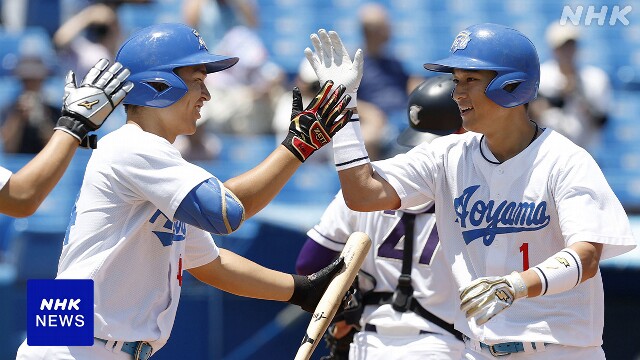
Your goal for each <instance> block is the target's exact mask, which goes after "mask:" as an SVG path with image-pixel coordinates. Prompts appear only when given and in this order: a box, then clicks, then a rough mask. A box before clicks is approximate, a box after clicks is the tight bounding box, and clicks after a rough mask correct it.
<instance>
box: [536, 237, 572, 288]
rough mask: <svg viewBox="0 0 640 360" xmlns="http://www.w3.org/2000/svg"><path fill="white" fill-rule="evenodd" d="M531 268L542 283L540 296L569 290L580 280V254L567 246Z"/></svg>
mask: <svg viewBox="0 0 640 360" xmlns="http://www.w3.org/2000/svg"><path fill="white" fill-rule="evenodd" d="M532 269H533V271H535V273H536V274H537V275H538V277H539V278H540V282H541V283H542V292H541V293H540V295H541V296H542V295H553V294H558V293H561V292H563V291H567V290H571V289H573V288H574V287H576V286H577V285H578V284H580V282H581V281H582V264H581V263H580V256H578V253H576V252H575V251H574V250H573V249H569V248H566V249H563V250H560V251H559V252H558V253H556V254H555V255H553V256H551V257H550V258H548V259H547V260H545V261H543V262H542V263H541V264H540V265H538V266H535V267H533V268H532Z"/></svg>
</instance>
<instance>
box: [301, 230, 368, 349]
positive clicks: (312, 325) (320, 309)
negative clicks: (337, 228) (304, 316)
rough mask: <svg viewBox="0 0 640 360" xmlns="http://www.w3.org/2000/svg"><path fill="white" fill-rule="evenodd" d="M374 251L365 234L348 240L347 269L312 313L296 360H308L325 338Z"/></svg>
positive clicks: (345, 253)
mask: <svg viewBox="0 0 640 360" xmlns="http://www.w3.org/2000/svg"><path fill="white" fill-rule="evenodd" d="M369 248H371V239H369V236H368V235H367V234H365V233H363V232H354V233H353V234H351V236H349V239H348V240H347V243H346V244H345V245H344V249H342V253H341V254H340V256H342V257H344V268H343V269H342V271H341V272H340V273H338V275H336V276H335V277H334V278H333V280H331V283H329V286H328V287H327V290H326V291H325V292H324V295H322V298H321V299H320V302H319V303H318V306H316V310H315V311H314V312H313V316H312V317H311V321H310V322H309V326H308V327H307V331H306V332H305V334H304V337H303V338H302V343H301V344H300V347H299V348H298V352H297V353H296V357H295V360H309V358H311V354H312V353H313V350H315V349H316V346H317V345H318V342H320V339H322V335H323V334H324V332H325V331H326V330H327V328H328V327H329V325H330V324H331V320H333V317H334V316H335V315H336V311H338V307H340V303H341V302H342V299H343V298H344V294H345V293H346V292H347V290H349V287H351V284H352V283H353V280H354V279H355V277H356V275H357V274H358V270H360V266H362V262H363V261H364V258H365V257H366V256H367V253H368V252H369Z"/></svg>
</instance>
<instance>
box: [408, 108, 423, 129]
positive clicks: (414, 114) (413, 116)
mask: <svg viewBox="0 0 640 360" xmlns="http://www.w3.org/2000/svg"><path fill="white" fill-rule="evenodd" d="M420 110H422V106H418V105H411V107H410V108H409V120H411V123H412V124H413V125H416V126H417V125H418V124H420V119H419V118H418V114H419V113H420Z"/></svg>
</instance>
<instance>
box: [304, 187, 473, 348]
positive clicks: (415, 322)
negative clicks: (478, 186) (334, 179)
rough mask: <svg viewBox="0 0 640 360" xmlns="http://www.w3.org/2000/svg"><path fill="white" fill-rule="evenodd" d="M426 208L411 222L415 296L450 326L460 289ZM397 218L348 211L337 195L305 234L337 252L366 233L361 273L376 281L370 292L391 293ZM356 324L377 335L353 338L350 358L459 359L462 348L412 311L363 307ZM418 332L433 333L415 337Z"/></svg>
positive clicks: (399, 239) (400, 229) (398, 250)
mask: <svg viewBox="0 0 640 360" xmlns="http://www.w3.org/2000/svg"><path fill="white" fill-rule="evenodd" d="M429 207H430V206H429ZM425 210H427V208H423V209H422V210H421V211H420V212H421V213H419V214H418V215H416V219H415V234H414V238H415V239H414V254H413V261H412V271H411V278H412V285H413V287H414V297H415V298H416V299H417V300H418V301H419V303H420V305H422V307H423V308H425V309H427V310H428V311H429V312H431V313H432V314H434V315H436V316H438V317H439V318H440V319H442V320H445V321H447V322H449V323H453V319H454V314H455V312H456V311H458V309H457V302H456V301H455V299H456V298H457V296H458V291H457V288H456V287H455V286H454V285H453V281H452V274H451V268H450V266H449V264H447V263H446V261H445V259H444V255H443V254H442V251H439V239H438V231H437V230H436V229H435V216H434V215H433V213H425ZM401 217H402V213H401V212H397V211H377V212H356V211H353V210H350V209H349V208H348V207H347V206H346V204H345V202H344V198H343V197H342V193H341V192H340V193H338V195H337V196H336V198H335V199H334V200H333V201H332V202H331V204H329V206H328V207H327V209H326V210H325V212H324V214H323V215H322V218H321V220H320V222H319V223H318V224H317V225H316V226H314V227H313V228H312V229H311V230H309V231H308V232H307V235H308V236H309V237H310V238H311V239H313V240H314V241H315V242H317V243H318V244H320V245H322V246H324V247H326V248H329V249H331V250H334V251H338V252H340V251H342V249H343V248H344V244H345V243H346V241H347V239H348V238H349V235H351V234H352V233H353V232H355V231H362V232H364V233H366V234H368V235H369V237H370V238H371V241H372V246H371V250H369V254H368V255H367V257H366V258H365V260H364V263H363V265H362V267H361V270H362V271H365V272H366V273H368V274H370V275H371V276H373V277H374V278H375V279H376V285H375V288H374V289H373V291H375V292H393V291H394V290H395V289H396V285H397V283H398V277H399V276H400V274H401V268H402V257H403V251H402V249H403V245H404V225H403V223H402V221H401ZM367 290H370V289H367ZM360 322H361V326H362V327H364V326H365V324H371V325H375V326H376V329H377V333H371V332H361V333H358V334H356V335H355V336H354V342H353V344H352V345H351V350H350V355H349V358H350V359H364V358H365V357H366V359H369V360H371V359H413V358H415V359H418V358H419V359H424V358H425V357H426V356H427V355H429V356H432V357H429V358H430V359H431V358H434V359H460V358H461V356H462V351H463V349H464V344H463V343H462V342H461V341H459V340H458V339H456V338H455V337H454V336H453V335H452V334H450V333H449V332H448V331H446V330H444V329H442V328H440V327H439V326H437V325H436V324H434V323H432V322H430V321H428V320H426V319H424V318H422V317H421V316H419V315H417V314H415V313H413V312H411V311H407V312H404V313H400V312H397V311H395V310H394V309H393V308H392V305H391V304H385V305H381V306H377V305H368V306H366V307H365V309H364V313H363V315H362V318H361V319H360ZM420 330H425V331H428V332H431V333H429V334H426V335H424V334H423V335H418V333H419V331H420ZM398 346H401V347H398ZM416 356H417V357H416Z"/></svg>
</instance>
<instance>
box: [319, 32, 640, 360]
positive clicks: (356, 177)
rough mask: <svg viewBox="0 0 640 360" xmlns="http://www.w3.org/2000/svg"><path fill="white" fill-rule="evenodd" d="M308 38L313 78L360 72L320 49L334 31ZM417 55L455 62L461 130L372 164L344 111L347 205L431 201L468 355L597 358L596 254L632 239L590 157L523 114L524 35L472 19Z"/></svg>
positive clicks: (530, 85)
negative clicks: (442, 44)
mask: <svg viewBox="0 0 640 360" xmlns="http://www.w3.org/2000/svg"><path fill="white" fill-rule="evenodd" d="M312 42H313V43H314V49H315V51H311V50H308V51H307V53H308V55H307V56H308V57H311V58H317V59H318V61H317V62H316V63H315V65H316V67H317V68H318V69H319V70H321V71H318V72H317V73H318V74H319V75H320V76H319V78H320V80H321V81H322V80H325V79H326V77H323V76H322V75H323V74H325V73H332V74H340V75H341V76H335V77H333V80H334V81H335V82H336V83H340V84H349V86H352V87H353V86H354V85H355V88H357V79H358V78H359V77H360V76H361V74H360V73H359V72H358V67H354V66H352V64H351V61H345V60H344V57H343V56H340V57H335V56H325V55H324V54H322V56H319V55H318V54H319V53H321V52H322V51H325V50H326V51H331V49H340V48H341V45H342V44H341V41H340V38H339V37H338V35H337V34H335V33H331V32H330V33H329V34H328V35H327V34H326V32H324V31H320V32H319V33H318V34H317V35H316V34H313V35H312ZM347 57H349V56H347ZM336 58H338V59H341V60H340V61H335V59H336ZM354 58H355V59H357V58H358V55H357V52H356V56H355V57H354ZM425 68H427V69H428V70H431V71H438V72H445V73H451V74H453V82H454V84H455V89H454V91H453V93H452V96H453V100H454V101H455V102H456V103H457V105H458V108H459V110H460V115H461V117H462V126H463V127H464V128H465V129H466V130H469V131H468V132H467V133H465V134H461V135H459V136H445V137H441V138H439V139H435V140H434V141H432V142H431V143H430V144H424V143H423V144H420V145H418V146H416V147H414V148H413V149H411V150H410V151H409V152H408V153H406V154H400V155H397V156H396V157H394V158H392V159H389V160H386V161H382V162H379V163H375V164H371V163H370V162H368V161H367V160H366V150H365V148H364V145H363V144H362V142H361V141H360V140H359V139H360V138H359V137H358V134H359V128H358V123H357V122H354V121H352V122H350V123H349V124H348V125H347V126H348V128H347V129H345V130H346V131H345V132H344V133H343V132H341V134H342V135H340V134H339V136H336V137H335V138H334V143H333V149H334V157H335V158H336V159H339V161H340V162H339V163H336V165H337V167H338V171H339V175H340V182H341V185H342V192H343V196H344V199H345V202H346V204H347V205H348V206H349V207H350V208H351V209H353V210H357V211H375V210H385V209H387V210H391V209H394V210H395V209H407V208H411V207H414V206H417V205H420V204H423V203H426V202H428V201H435V213H436V214H437V220H436V223H437V227H438V234H439V238H440V245H441V247H442V251H443V252H444V255H445V259H446V261H447V262H448V263H449V264H450V265H451V268H452V271H453V278H454V279H455V286H456V287H457V288H458V289H459V291H460V293H459V299H460V311H458V313H457V314H456V317H455V319H454V325H455V328H456V329H457V330H459V331H460V332H462V333H463V335H464V339H465V346H466V349H465V355H464V358H465V359H493V358H494V357H496V356H503V355H509V358H510V359H575V360H585V359H604V358H605V355H604V352H603V350H602V347H601V345H602V330H603V325H604V300H603V286H602V278H601V276H600V272H599V269H598V264H599V262H600V260H601V259H608V258H611V257H613V256H617V255H620V254H623V253H625V252H628V251H630V250H631V249H633V248H634V247H635V246H636V242H635V240H634V238H633V236H632V234H631V230H630V225H629V219H628V217H627V214H626V213H625V211H624V209H623V207H622V205H621V204H620V201H619V200H618V198H617V197H616V196H615V194H614V193H613V191H612V190H611V187H610V186H609V184H608V183H607V181H606V179H605V177H604V175H603V174H602V171H601V170H600V169H599V167H598V165H597V164H596V162H595V161H594V159H593V158H592V157H591V156H590V155H589V154H588V153H587V152H586V151H585V150H584V149H582V148H580V147H579V146H577V145H575V144H574V143H573V142H571V141H570V140H568V139H567V138H565V137H564V136H562V135H560V134H559V133H557V132H555V131H553V130H552V129H545V128H541V127H539V126H538V125H537V124H536V123H534V122H532V121H530V119H529V116H528V114H527V106H526V105H527V103H529V102H530V101H531V100H533V99H534V98H535V97H536V93H537V88H538V83H539V81H540V79H539V76H540V75H539V74H540V70H539V62H538V56H537V53H536V49H535V47H534V46H533V44H532V43H531V41H530V40H529V39H528V38H527V37H526V36H525V35H524V34H522V33H521V32H519V31H517V30H515V29H513V28H509V27H506V26H503V25H498V24H478V25H473V26H470V27H468V28H466V29H464V30H462V31H461V32H460V33H459V34H458V35H457V36H456V37H455V39H454V40H453V43H452V45H451V48H450V54H449V56H448V57H447V58H445V59H442V60H438V61H433V62H429V63H427V64H425ZM326 69H330V70H331V71H328V70H326ZM358 159H359V160H358ZM363 159H364V160H363Z"/></svg>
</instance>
